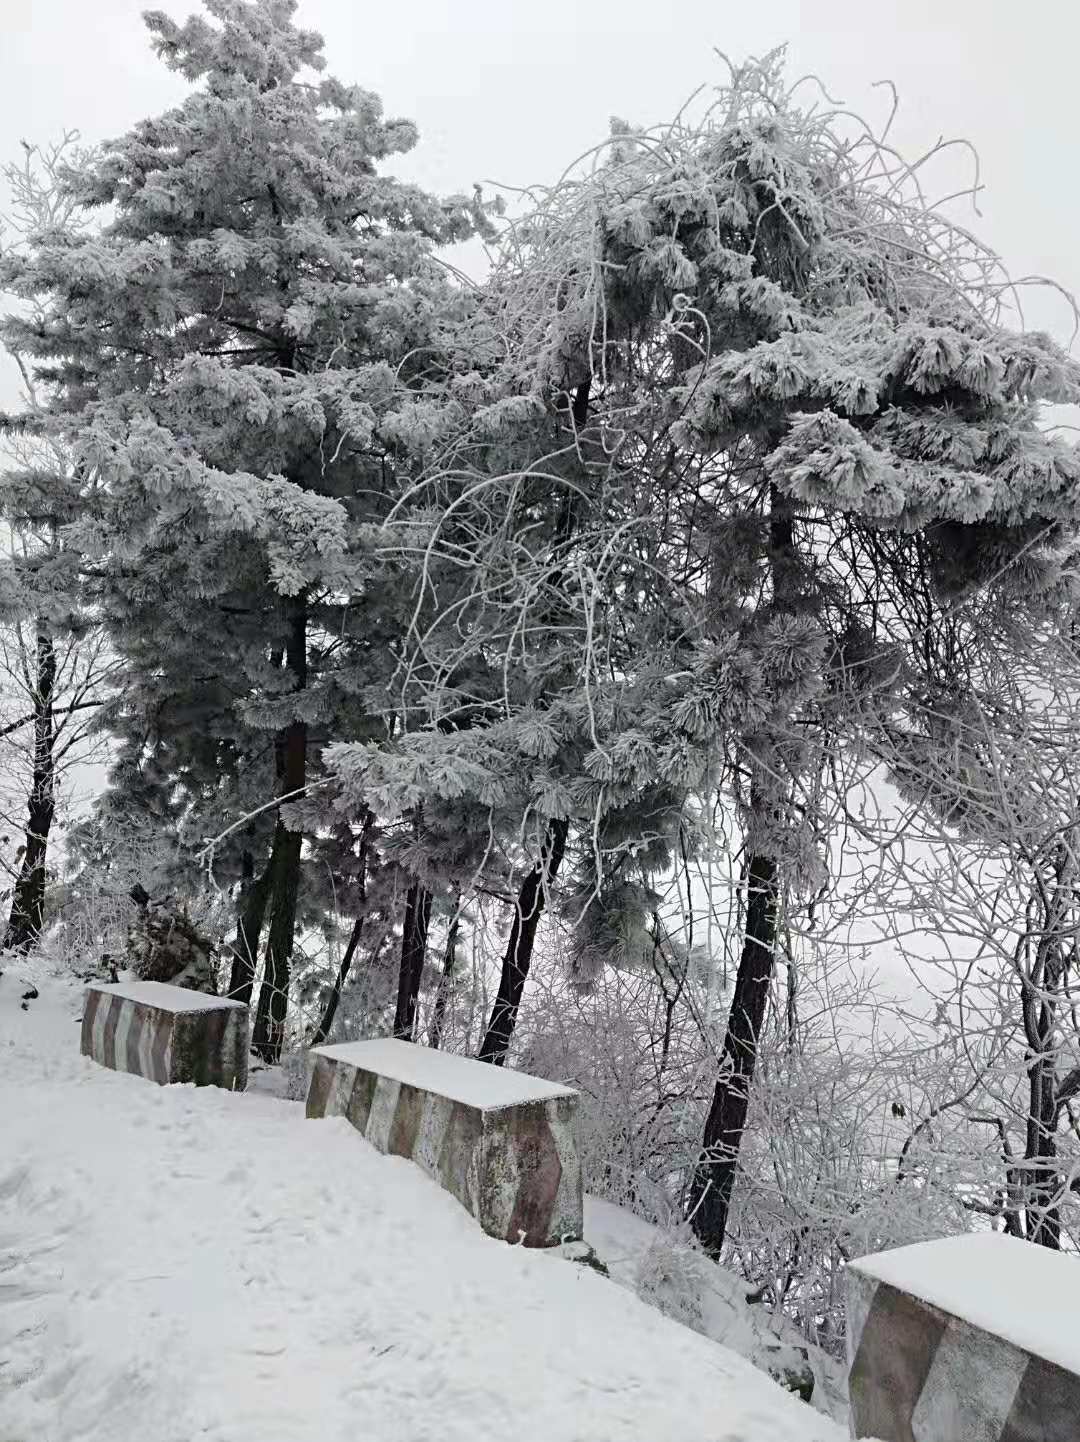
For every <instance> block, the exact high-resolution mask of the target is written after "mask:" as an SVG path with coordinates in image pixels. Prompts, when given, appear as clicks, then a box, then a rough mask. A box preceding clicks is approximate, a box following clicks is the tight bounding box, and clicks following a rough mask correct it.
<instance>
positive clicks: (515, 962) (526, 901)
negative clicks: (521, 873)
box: [479, 820, 569, 1066]
mask: <svg viewBox="0 0 1080 1442" xmlns="http://www.w3.org/2000/svg"><path fill="white" fill-rule="evenodd" d="M568 831H569V822H567V821H565V820H555V821H552V822H551V823H550V824H549V826H548V833H547V836H546V837H545V839H544V844H543V847H542V848H541V851H540V860H539V861H538V862H537V864H536V865H535V866H534V867H533V869H532V871H530V872H529V874H528V876H527V877H526V878H525V881H524V883H523V884H522V887H521V891H520V892H519V894H518V900H517V907H516V909H515V911H514V924H513V926H511V928H510V938H509V940H508V941H507V943H506V953H505V955H504V956H503V964H502V973H501V975H500V977H499V990H498V993H497V995H496V997H495V1005H494V1007H493V1008H492V1011H491V1020H490V1021H489V1022H488V1029H487V1032H486V1034H485V1036H484V1040H483V1042H482V1043H481V1045H480V1052H479V1056H480V1060H481V1061H489V1062H491V1063H493V1065H495V1066H502V1065H503V1064H504V1062H505V1061H506V1054H507V1052H508V1051H509V1050H510V1042H511V1040H512V1038H513V1035H514V1027H515V1026H516V1025H517V1014H518V1007H519V1006H520V1005H521V995H522V992H523V991H524V990H525V979H526V977H527V976H528V975H529V967H530V966H531V965H532V955H533V947H534V946H535V945H536V928H537V926H538V925H539V924H540V916H541V914H542V912H543V910H544V903H545V901H546V899H547V888H548V885H549V884H550V883H551V882H552V881H554V879H555V877H556V875H557V874H558V871H559V867H560V865H561V864H562V859H563V853H564V852H565V850H566V837H567V833H568Z"/></svg>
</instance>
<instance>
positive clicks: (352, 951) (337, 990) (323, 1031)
mask: <svg viewBox="0 0 1080 1442" xmlns="http://www.w3.org/2000/svg"><path fill="white" fill-rule="evenodd" d="M374 825H375V817H374V815H373V814H372V813H371V812H370V811H369V812H368V813H367V815H366V816H365V817H364V825H363V829H362V830H361V832H360V847H359V851H358V857H359V862H360V865H359V869H358V872H357V885H358V889H359V892H360V897H359V907H358V910H357V913H356V920H355V921H354V922H353V928H352V931H351V932H350V934H349V940H348V943H347V944H346V947H345V954H344V955H343V956H342V958H341V963H340V965H339V966H338V969H337V976H336V977H335V978H334V985H333V987H332V988H331V991H330V996H329V998H328V1000H327V1003H326V1008H325V1010H324V1011H323V1014H322V1020H321V1021H320V1022H319V1024H318V1026H317V1027H316V1028H315V1030H314V1032H313V1033H312V1037H311V1041H310V1043H309V1045H311V1046H322V1044H323V1042H324V1041H325V1040H326V1039H327V1037H328V1036H329V1035H330V1030H331V1028H332V1027H333V1025H334V1018H335V1017H336V1016H337V1009H338V1006H339V1005H340V1003H341V991H342V988H343V987H344V985H345V982H346V979H347V978H348V975H349V969H350V967H351V966H352V962H353V957H354V956H355V955H356V948H357V947H358V946H359V945H360V936H361V933H362V932H363V930H364V917H365V915H366V905H367V855H368V841H369V839H370V837H371V828H372V827H373V826H374Z"/></svg>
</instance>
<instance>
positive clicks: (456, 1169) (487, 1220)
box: [307, 1041, 582, 1247]
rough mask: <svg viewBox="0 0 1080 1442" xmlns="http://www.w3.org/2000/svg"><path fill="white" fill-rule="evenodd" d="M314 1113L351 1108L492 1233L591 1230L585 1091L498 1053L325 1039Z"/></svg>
mask: <svg viewBox="0 0 1080 1442" xmlns="http://www.w3.org/2000/svg"><path fill="white" fill-rule="evenodd" d="M313 1056H314V1066H313V1069H312V1073H311V1082H310V1086H309V1089H308V1098H307V1115H308V1116H309V1117H333V1116H343V1117H345V1118H346V1119H347V1120H348V1121H349V1122H350V1123H351V1124H352V1125H353V1126H354V1127H355V1128H356V1129H357V1131H358V1132H360V1133H361V1134H362V1135H363V1136H364V1137H366V1138H367V1140H368V1141H369V1142H370V1143H371V1144H372V1146H374V1147H376V1148H377V1149H378V1150H379V1151H381V1152H388V1153H390V1154H391V1155H393V1156H401V1157H409V1158H410V1159H411V1160H412V1161H414V1162H415V1163H416V1164H417V1165H418V1166H420V1167H422V1168H423V1170H424V1171H425V1172H427V1174H428V1176H430V1177H432V1178H434V1180H435V1181H437V1182H438V1183H439V1184H440V1185H441V1186H442V1187H444V1188H445V1189H446V1191H448V1192H450V1194H451V1195H452V1196H454V1197H456V1198H457V1199H458V1201H459V1202H461V1203H462V1205H463V1206H465V1207H466V1208H467V1209H468V1210H469V1211H470V1212H471V1213H472V1214H473V1216H474V1217H475V1218H476V1219H477V1221H478V1222H479V1223H480V1225H481V1227H483V1229H484V1231H485V1232H487V1233H488V1234H489V1235H490V1236H493V1237H500V1238H503V1239H505V1240H506V1241H508V1242H522V1243H523V1244H524V1245H525V1246H526V1247H551V1246H557V1245H558V1244H559V1243H560V1242H562V1241H571V1240H572V1241H577V1240H578V1239H580V1237H581V1234H582V1193H581V1161H580V1157H579V1152H578V1145H577V1093H576V1092H574V1091H571V1090H570V1089H569V1087H564V1086H559V1085H557V1084H556V1083H555V1082H548V1081H541V1080H540V1079H539V1078H538V1077H532V1076H526V1075H524V1073H522V1072H513V1071H507V1070H506V1069H505V1068H504V1067H495V1066H489V1065H488V1063H487V1062H479V1061H472V1060H470V1059H469V1058H468V1057H462V1056H453V1055H451V1054H449V1053H447V1052H442V1051H434V1050H432V1049H431V1048H430V1047H422V1046H414V1045H413V1044H412V1043H411V1042H407V1041H362V1042H352V1043H346V1044H345V1045H343V1046H325V1047H318V1048H317V1049H316V1050H315V1052H314V1053H313Z"/></svg>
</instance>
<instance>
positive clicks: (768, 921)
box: [690, 855, 779, 1257]
mask: <svg viewBox="0 0 1080 1442" xmlns="http://www.w3.org/2000/svg"><path fill="white" fill-rule="evenodd" d="M777 883H778V868H777V865H776V862H775V861H774V860H773V858H772V857H771V856H762V855H757V856H752V857H751V858H750V860H749V863H748V866H747V885H746V930H745V932H744V934H743V948H742V955H741V956H740V958H739V970H738V974H737V976H736V978H735V993H734V995H733V996H732V998H731V1011H730V1012H729V1014H728V1025H727V1034H726V1036H725V1037H724V1051H723V1058H722V1060H721V1063H720V1079H719V1081H718V1082H717V1083H716V1091H715V1092H714V1094H713V1100H712V1106H711V1107H710V1108H709V1115H708V1118H707V1119H706V1122H705V1137H704V1142H703V1149H702V1155H701V1158H700V1160H699V1162H698V1164H697V1168H696V1170H695V1172H694V1177H693V1182H692V1184H691V1191H690V1208H691V1225H692V1226H693V1229H694V1234H695V1235H696V1236H697V1238H698V1240H699V1241H700V1242H701V1243H702V1245H703V1246H704V1247H705V1249H706V1251H707V1252H708V1253H709V1255H710V1256H712V1257H718V1256H719V1254H720V1249H721V1247H722V1246H723V1242H724V1234H725V1232H726V1231H727V1219H728V1212H729V1210H730V1207H731V1196H732V1192H733V1191H734V1187H735V1173H736V1170H737V1168H738V1159H739V1148H740V1146H741V1144H742V1138H743V1132H744V1130H745V1128H746V1113H747V1108H748V1106H749V1102H750V1087H751V1085H752V1083H753V1079H754V1068H755V1067H756V1065H757V1050H758V1040H759V1038H760V1036H761V1026H762V1022H763V1021H764V1019H765V1008H766V1005H767V1004H768V1000H769V985H770V982H771V981H772V974H773V963H774V958H775V954H776V938H777V911H778V902H779V892H778V886H777Z"/></svg>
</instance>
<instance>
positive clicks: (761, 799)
mask: <svg viewBox="0 0 1080 1442" xmlns="http://www.w3.org/2000/svg"><path fill="white" fill-rule="evenodd" d="M795 570H796V558H795V542H794V528H793V523H792V508H791V502H790V501H789V500H787V499H786V498H785V497H783V496H782V495H781V494H780V493H779V492H778V491H777V490H776V488H775V487H771V488H770V493H769V572H770V579H771V583H772V609H773V613H774V614H782V613H784V612H790V611H791V610H792V608H793V605H794V602H795V600H796V594H795V593H796V588H797V585H798V580H797V576H796V574H795ZM755 764H756V765H757V766H758V767H759V780H758V783H757V784H756V785H752V786H751V793H750V809H751V812H752V813H753V816H754V818H755V820H756V821H757V823H758V824H759V826H760V827H761V828H762V830H767V829H770V823H772V825H773V827H775V824H776V822H777V819H778V814H779V811H780V805H779V802H780V798H779V796H778V794H777V789H778V787H779V786H780V784H781V783H780V782H779V780H778V777H777V774H776V773H777V768H775V767H773V766H771V765H770V764H769V761H768V758H767V757H762V758H759V759H758V760H757V761H756V763H755ZM780 882H781V878H780V869H779V867H778V865H777V861H776V858H775V856H773V855H770V854H768V853H766V852H762V851H758V852H754V853H752V854H751V855H750V856H749V857H748V858H747V862H746V923H745V929H744V932H743V946H742V954H741V956H740V958H739V970H738V973H737V975H736V977H735V992H734V995H733V996H732V999H731V1010H730V1012H729V1013H728V1024H727V1032H726V1034H725V1036H724V1048H723V1054H722V1057H721V1063H720V1076H719V1078H718V1080H717V1083H716V1090H715V1092H714V1093H713V1099H712V1105H711V1106H710V1108H709V1114H708V1117H707V1118H706V1120H705V1134H704V1137H703V1139H702V1152H701V1156H700V1158H699V1159H698V1163H697V1166H696V1167H695V1169H694V1175H693V1177H692V1178H691V1183H690V1196H689V1210H690V1222H691V1226H692V1227H693V1230H694V1234H695V1236H696V1237H697V1238H698V1240H699V1241H700V1242H701V1244H702V1246H703V1247H704V1248H705V1251H706V1252H707V1253H708V1254H709V1256H711V1257H713V1258H718V1257H719V1256H720V1251H721V1248H722V1247H723V1245H724V1237H725V1236H726V1234H727V1225H728V1217H729V1214H730V1211H731V1199H732V1195H733V1193H734V1190H735V1177H736V1174H737V1172H738V1166H739V1152H740V1149H741V1147H742V1140H743V1135H744V1133H745V1131H746V1116H747V1110H748V1108H749V1103H750V1088H751V1086H752V1085H753V1080H754V1071H755V1069H756V1067H757V1057H758V1043H759V1041H760V1038H761V1028H762V1023H763V1022H764V1020H765V1009H766V1007H767V1005H768V1000H769V989H770V986H771V984H772V976H773V971H774V969H775V966H776V950H777V940H778V925H779V901H780Z"/></svg>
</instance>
